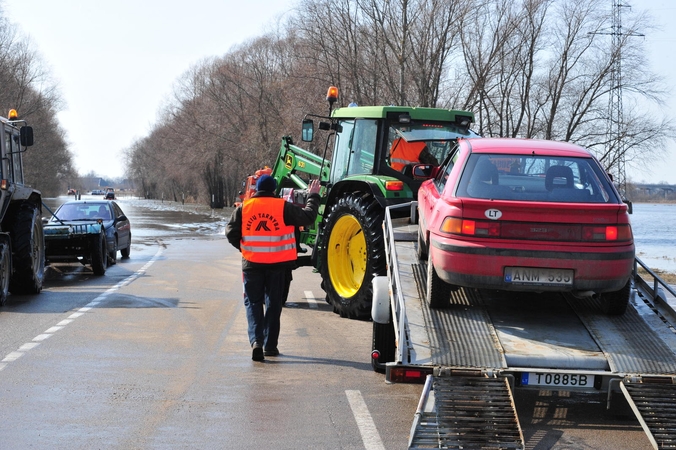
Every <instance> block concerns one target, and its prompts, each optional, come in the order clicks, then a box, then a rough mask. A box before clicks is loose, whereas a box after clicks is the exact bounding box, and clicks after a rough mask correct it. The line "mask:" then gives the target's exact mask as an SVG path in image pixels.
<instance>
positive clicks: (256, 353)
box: [251, 344, 265, 361]
mask: <svg viewBox="0 0 676 450" xmlns="http://www.w3.org/2000/svg"><path fill="white" fill-rule="evenodd" d="M251 359H253V360H254V361H263V360H265V356H264V355H263V347H261V346H260V344H254V346H253V351H252V352H251Z"/></svg>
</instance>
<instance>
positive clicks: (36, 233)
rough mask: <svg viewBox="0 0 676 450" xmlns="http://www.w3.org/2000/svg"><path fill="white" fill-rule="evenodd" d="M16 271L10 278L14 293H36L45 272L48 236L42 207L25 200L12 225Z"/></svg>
mask: <svg viewBox="0 0 676 450" xmlns="http://www.w3.org/2000/svg"><path fill="white" fill-rule="evenodd" d="M11 238H12V249H13V259H12V266H13V267H14V270H13V274H12V276H11V278H10V282H9V291H10V292H11V293H12V294H37V293H39V292H40V291H41V290H42V281H43V279H44V276H45V237H44V234H43V231H42V220H41V218H40V210H39V209H38V207H37V206H36V205H35V204H33V203H31V202H23V203H22V204H21V206H20V207H19V210H18V211H17V214H16V217H15V219H14V223H13V224H12V227H11Z"/></svg>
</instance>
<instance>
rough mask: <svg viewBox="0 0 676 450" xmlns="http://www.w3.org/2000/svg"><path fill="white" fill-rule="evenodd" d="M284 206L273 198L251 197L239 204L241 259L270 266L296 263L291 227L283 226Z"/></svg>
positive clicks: (279, 200)
mask: <svg viewBox="0 0 676 450" xmlns="http://www.w3.org/2000/svg"><path fill="white" fill-rule="evenodd" d="M284 203H286V202H285V201H284V200H282V199H281V198H276V197H254V198H250V199H248V200H246V201H245V202H244V204H243V205H242V241H241V244H240V249H241V250H242V256H243V257H244V259H246V260H247V261H250V262H254V263H264V264H274V263H280V262H286V261H295V260H296V238H295V236H294V228H293V226H292V225H285V224H284Z"/></svg>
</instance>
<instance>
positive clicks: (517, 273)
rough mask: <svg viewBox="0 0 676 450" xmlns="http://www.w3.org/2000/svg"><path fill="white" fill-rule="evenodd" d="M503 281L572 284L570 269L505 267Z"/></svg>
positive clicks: (554, 284) (557, 284) (543, 284)
mask: <svg viewBox="0 0 676 450" xmlns="http://www.w3.org/2000/svg"><path fill="white" fill-rule="evenodd" d="M505 283H510V284H531V285H539V286H572V285H573V271H572V270H570V269H542V268H535V267H505Z"/></svg>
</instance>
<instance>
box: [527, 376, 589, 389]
mask: <svg viewBox="0 0 676 450" xmlns="http://www.w3.org/2000/svg"><path fill="white" fill-rule="evenodd" d="M521 386H553V387H569V388H586V387H594V375H588V374H583V373H582V374H581V373H540V372H525V373H522V374H521Z"/></svg>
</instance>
